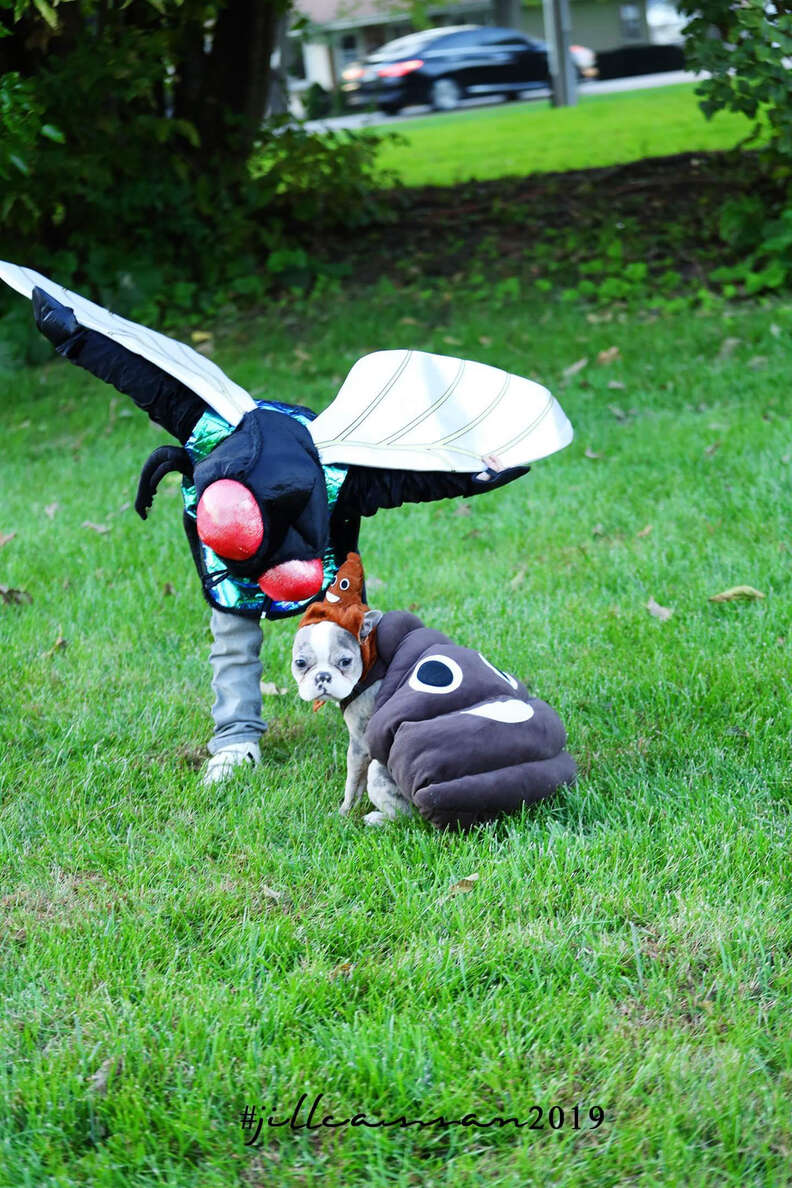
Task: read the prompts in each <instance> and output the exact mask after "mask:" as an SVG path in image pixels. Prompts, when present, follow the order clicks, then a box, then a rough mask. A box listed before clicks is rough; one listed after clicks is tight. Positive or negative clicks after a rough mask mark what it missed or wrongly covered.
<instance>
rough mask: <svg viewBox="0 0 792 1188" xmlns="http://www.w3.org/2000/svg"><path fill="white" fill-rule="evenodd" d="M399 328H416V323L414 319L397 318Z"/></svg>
mask: <svg viewBox="0 0 792 1188" xmlns="http://www.w3.org/2000/svg"><path fill="white" fill-rule="evenodd" d="M399 325H400V326H417V325H418V322H417V321H416V319H415V318H399Z"/></svg>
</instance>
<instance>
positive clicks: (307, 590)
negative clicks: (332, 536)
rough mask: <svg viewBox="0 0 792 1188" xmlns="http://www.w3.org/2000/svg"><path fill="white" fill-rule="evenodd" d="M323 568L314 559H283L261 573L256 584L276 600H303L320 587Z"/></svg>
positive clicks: (316, 592) (322, 578) (312, 594)
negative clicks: (279, 563) (278, 563)
mask: <svg viewBox="0 0 792 1188" xmlns="http://www.w3.org/2000/svg"><path fill="white" fill-rule="evenodd" d="M323 581H324V568H323V566H322V562H321V561H320V560H319V559H318V558H317V559H316V560H314V561H284V562H283V564H282V565H275V566H273V568H272V569H268V570H267V571H266V573H262V575H261V577H260V578H259V579H258V584H259V586H260V587H261V589H262V590H263V591H264V593H265V594H268V595H269V597H270V598H272V599H274V600H275V601H276V602H304V601H305V599H306V598H313V596H314V594H318V593H319V591H320V590H321V588H322V582H323Z"/></svg>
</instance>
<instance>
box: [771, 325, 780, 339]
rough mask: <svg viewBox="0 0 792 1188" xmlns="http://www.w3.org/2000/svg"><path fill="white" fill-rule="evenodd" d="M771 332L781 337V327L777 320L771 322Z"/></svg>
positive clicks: (774, 336) (776, 336)
mask: <svg viewBox="0 0 792 1188" xmlns="http://www.w3.org/2000/svg"><path fill="white" fill-rule="evenodd" d="M770 333H771V334H772V336H773V338H780V337H781V327H780V326H777V325H776V324H775V322H771V323H770Z"/></svg>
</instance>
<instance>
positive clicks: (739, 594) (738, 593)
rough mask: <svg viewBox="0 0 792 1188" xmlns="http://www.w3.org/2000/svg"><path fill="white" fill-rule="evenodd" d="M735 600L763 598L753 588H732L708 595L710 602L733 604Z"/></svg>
mask: <svg viewBox="0 0 792 1188" xmlns="http://www.w3.org/2000/svg"><path fill="white" fill-rule="evenodd" d="M736 598H748V599H755V598H764V594H762V592H761V590H755V589H754V588H753V586H732V587H731V588H730V589H728V590H722V591H721V592H720V594H710V598H709V600H710V602H734V600H735V599H736Z"/></svg>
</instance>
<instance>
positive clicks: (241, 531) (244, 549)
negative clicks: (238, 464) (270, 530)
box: [196, 479, 264, 561]
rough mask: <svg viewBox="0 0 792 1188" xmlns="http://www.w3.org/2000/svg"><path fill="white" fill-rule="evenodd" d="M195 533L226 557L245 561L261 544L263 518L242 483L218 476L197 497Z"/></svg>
mask: <svg viewBox="0 0 792 1188" xmlns="http://www.w3.org/2000/svg"><path fill="white" fill-rule="evenodd" d="M196 518H197V524H198V535H199V537H200V538H201V540H202V541H203V543H204V544H205V545H208V547H209V548H210V549H213V550H214V551H215V553H217V554H218V555H219V556H220V557H227V558H228V560H229V561H247V559H248V558H249V557H252V556H253V555H254V554H255V553H256V552H257V551H258V549H259V548H260V547H261V542H262V540H263V539H264V521H263V520H262V518H261V512H260V511H259V507H258V504H257V503H256V500H255V499H254V497H253V493H252V491H249V490H248V488H247V487H246V486H244V484H243V483H238V482H237V481H236V480H235V479H218V480H217V482H214V483H210V484H209V486H208V487H207V488H206V490H205V491H204V493H203V495H202V496H201V498H200V499H199V501H198V512H197V517H196Z"/></svg>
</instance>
